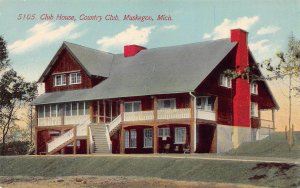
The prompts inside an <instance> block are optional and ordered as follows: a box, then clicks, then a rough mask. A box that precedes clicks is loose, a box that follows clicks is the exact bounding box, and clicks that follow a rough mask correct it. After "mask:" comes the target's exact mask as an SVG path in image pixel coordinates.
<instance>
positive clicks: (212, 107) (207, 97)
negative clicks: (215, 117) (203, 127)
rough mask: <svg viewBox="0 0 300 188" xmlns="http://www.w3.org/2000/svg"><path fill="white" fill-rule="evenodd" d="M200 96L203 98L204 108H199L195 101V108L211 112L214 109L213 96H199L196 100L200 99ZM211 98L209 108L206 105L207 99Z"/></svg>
mask: <svg viewBox="0 0 300 188" xmlns="http://www.w3.org/2000/svg"><path fill="white" fill-rule="evenodd" d="M201 98H205V104H204V109H201V108H200V106H198V105H197V103H196V108H197V109H199V110H201V111H207V112H213V111H214V101H213V97H212V96H199V97H197V99H196V100H201ZM209 98H211V102H212V104H211V109H210V110H209V109H208V107H209V105H208V99H209Z"/></svg>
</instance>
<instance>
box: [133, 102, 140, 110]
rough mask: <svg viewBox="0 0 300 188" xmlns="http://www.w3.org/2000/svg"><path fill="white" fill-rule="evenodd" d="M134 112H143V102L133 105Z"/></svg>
mask: <svg viewBox="0 0 300 188" xmlns="http://www.w3.org/2000/svg"><path fill="white" fill-rule="evenodd" d="M133 111H134V112H137V111H141V102H134V103H133Z"/></svg>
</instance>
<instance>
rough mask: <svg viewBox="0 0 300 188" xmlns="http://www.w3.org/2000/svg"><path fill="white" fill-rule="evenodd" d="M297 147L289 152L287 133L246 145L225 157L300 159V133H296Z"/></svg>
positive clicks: (275, 134)
mask: <svg viewBox="0 0 300 188" xmlns="http://www.w3.org/2000/svg"><path fill="white" fill-rule="evenodd" d="M294 140H295V145H294V146H293V147H292V150H291V151H289V148H288V144H287V142H286V139H285V133H282V132H281V133H274V134H272V135H271V136H270V137H268V138H266V139H264V140H260V141H256V142H251V143H244V144H242V145H241V146H240V147H239V148H237V149H233V150H231V151H229V152H228V153H226V154H225V155H231V156H235V155H236V156H257V157H284V158H291V159H293V158H294V159H299V158H300V132H295V135H294Z"/></svg>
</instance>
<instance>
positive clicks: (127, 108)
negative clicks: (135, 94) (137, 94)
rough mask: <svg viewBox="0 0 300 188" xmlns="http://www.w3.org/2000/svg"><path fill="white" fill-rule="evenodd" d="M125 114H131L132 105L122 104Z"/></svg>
mask: <svg viewBox="0 0 300 188" xmlns="http://www.w3.org/2000/svg"><path fill="white" fill-rule="evenodd" d="M124 106H125V112H132V103H127V102H126V103H124Z"/></svg>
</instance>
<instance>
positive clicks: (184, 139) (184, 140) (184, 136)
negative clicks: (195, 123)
mask: <svg viewBox="0 0 300 188" xmlns="http://www.w3.org/2000/svg"><path fill="white" fill-rule="evenodd" d="M177 129H184V135H183V142H176V130H177ZM185 142H186V127H175V130H174V144H185Z"/></svg>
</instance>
